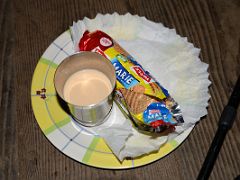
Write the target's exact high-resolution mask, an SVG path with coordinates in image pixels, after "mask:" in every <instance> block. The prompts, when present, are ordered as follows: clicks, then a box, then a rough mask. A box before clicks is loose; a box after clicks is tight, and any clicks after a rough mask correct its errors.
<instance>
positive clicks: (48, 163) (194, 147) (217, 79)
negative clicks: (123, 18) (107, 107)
mask: <svg viewBox="0 0 240 180" xmlns="http://www.w3.org/2000/svg"><path fill="white" fill-rule="evenodd" d="M6 2H8V1H2V2H1V5H2V4H3V5H4V7H8V6H9V5H6V4H8V3H6ZM1 9H5V8H2V7H1ZM115 11H117V12H119V13H120V14H124V13H126V12H130V13H132V14H138V15H141V16H146V17H147V18H148V19H150V20H153V21H156V22H162V23H163V24H164V25H165V26H167V27H170V28H175V29H176V31H177V32H178V33H179V34H180V35H181V36H187V37H188V39H189V41H190V42H192V43H193V44H194V45H195V46H197V47H199V48H201V54H200V57H201V59H202V60H203V61H204V62H207V63H209V73H210V80H211V81H212V86H211V87H210V94H211V96H212V98H211V100H210V102H209V103H210V104H209V108H208V115H207V116H206V117H204V118H203V119H202V121H201V122H200V123H199V124H198V125H197V126H196V128H195V129H194V131H193V132H192V133H191V134H190V136H189V138H188V139H187V140H186V141H185V142H184V143H183V144H182V145H181V146H180V147H179V148H178V149H177V150H176V151H174V152H173V153H171V154H170V155H169V156H167V157H165V158H163V159H161V160H159V161H157V162H155V163H152V164H150V165H147V166H144V167H141V168H137V169H133V170H122V171H114V170H111V171H110V170H109V171H108V170H102V169H96V168H92V167H88V166H85V165H82V164H80V163H78V162H75V161H73V160H72V159H70V158H68V157H66V156H65V155H63V154H62V153H61V152H59V151H58V150H56V149H55V148H54V147H53V146H52V145H51V144H50V143H49V141H47V139H46V138H45V137H44V135H43V134H42V132H41V131H40V129H39V127H38V125H37V123H36V121H35V118H34V116H33V113H32V108H31V104H30V86H31V79H32V74H33V71H34V68H35V66H36V64H37V61H38V59H39V58H40V56H41V55H42V53H43V52H44V50H45V49H46V48H47V47H48V45H49V44H50V43H51V42H52V41H53V40H54V39H55V38H56V37H57V36H59V35H60V34H61V33H62V32H63V31H65V30H66V29H68V27H69V26H70V25H71V24H72V21H73V20H78V19H82V18H83V17H84V16H87V17H90V18H94V17H95V15H96V14H97V13H98V12H100V13H113V12H115ZM12 12H14V17H15V26H14V30H15V31H16V32H15V41H14V49H13V50H12V51H13V52H12V53H10V52H9V50H8V51H6V50H4V47H8V48H9V47H11V46H7V45H6V43H9V36H10V33H9V32H8V31H7V28H8V25H9V24H8V23H9V22H8V23H7V24H4V28H5V29H4V31H1V32H4V33H5V34H2V33H1V34H0V37H1V41H2V39H3V41H2V42H4V43H5V45H4V46H3V45H2V43H1V45H0V52H3V53H1V54H4V52H8V53H7V54H12V56H8V55H7V54H5V55H4V56H1V57H3V58H1V59H0V63H1V67H0V87H2V88H1V90H0V100H1V110H0V112H1V115H0V116H1V119H4V121H1V122H0V128H2V131H0V147H1V148H0V152H1V154H3V156H6V157H9V158H10V161H9V160H8V159H7V160H5V161H4V162H5V163H6V164H7V165H5V164H4V163H0V170H2V174H1V171H0V179H1V175H2V177H4V178H5V177H11V173H12V171H13V172H15V175H16V174H18V175H19V178H20V179H39V177H45V178H46V179H159V178H161V179H195V178H196V176H197V174H198V172H199V170H200V167H201V165H202V162H203V160H204V158H205V155H206V153H207V150H208V147H209V144H210V142H211V139H212V138H213V136H214V133H215V130H216V128H217V122H218V119H219V116H220V114H221V111H222V110H223V107H224V105H225V104H226V103H227V99H228V97H229V95H230V91H231V90H232V88H233V85H234V83H235V81H236V79H237V76H238V75H239V69H240V58H239V57H240V48H239V44H240V31H239V29H240V22H239V17H240V7H239V4H238V1H227V0H179V1H168V0H149V1H144V0H122V1H119V0H99V1H94V0H82V1H76V0H69V1H63V0H51V1H50V0H49V1H41V0H36V1H30V0H22V1H17V0H15V1H14V4H13V9H12ZM4 13H5V14H4V15H2V14H3V13H2V12H1V14H0V17H1V18H0V20H1V19H4V18H9V19H10V21H11V19H12V18H13V17H12V16H11V17H8V16H7V15H6V14H8V13H9V12H8V11H6V10H5V11H4ZM1 25H2V23H1ZM2 29H3V26H1V30H2ZM6 34H8V35H6ZM7 37H8V38H7ZM10 42H11V41H10ZM10 44H11V43H10ZM6 57H8V60H6ZM3 66H4V68H3ZM13 66H14V71H15V72H16V74H14V73H13V71H12V67H13ZM13 77H14V78H13ZM5 78H8V80H6V81H4V80H3V79H5ZM14 79H16V81H14ZM13 82H14V83H13ZM11 84H13V86H14V89H15V91H14V92H15V94H16V96H13V93H14V92H12V91H11V90H10V89H11V88H10V87H11ZM3 93H4V94H3ZM6 93H7V94H8V95H7V96H5V94H6ZM7 97H8V99H7ZM9 99H10V102H11V103H8V102H9ZM15 101H16V106H15V105H14V102H15ZM6 103H7V104H6ZM8 108H9V109H10V110H8V111H7V113H6V111H5V109H8ZM14 110H15V111H14ZM11 112H16V115H14V114H11ZM239 118H240V115H239V113H238V116H237V119H236V122H235V123H234V126H233V129H232V130H231V131H230V132H229V134H228V136H227V138H226V141H225V142H224V145H223V148H222V150H221V152H220V156H219V158H218V160H217V162H216V165H215V167H214V169H213V173H212V175H211V179H234V177H236V176H237V175H238V174H239V173H240V172H239V167H240V160H239V159H240V141H239V138H238V137H239V136H240V131H239V129H240V121H239ZM9 119H10V120H9ZM15 123H16V127H15ZM7 127H8V128H7ZM15 128H16V129H17V131H16V132H15ZM15 133H16V134H15ZM15 135H16V139H14V136H15ZM8 138H9V139H8ZM6 142H11V144H17V145H14V146H13V147H14V148H15V149H14V150H11V151H9V148H10V147H11V146H10V145H9V144H8V143H6ZM3 144H4V145H3ZM6 144H7V145H6ZM1 145H2V146H1ZM16 151H17V152H18V154H17V155H18V156H16V155H15V154H14V153H15V152H16ZM11 158H12V159H11ZM14 158H15V160H13V159H14ZM2 161H3V160H2ZM2 161H0V162H2ZM13 163H16V166H15V165H13ZM16 168H18V170H16ZM16 172H17V173H16ZM13 177H14V176H13Z"/></svg>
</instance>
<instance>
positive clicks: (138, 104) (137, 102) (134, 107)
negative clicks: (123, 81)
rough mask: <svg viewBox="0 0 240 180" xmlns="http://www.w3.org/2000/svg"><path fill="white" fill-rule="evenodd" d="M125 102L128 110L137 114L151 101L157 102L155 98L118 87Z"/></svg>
mask: <svg viewBox="0 0 240 180" xmlns="http://www.w3.org/2000/svg"><path fill="white" fill-rule="evenodd" d="M120 92H121V93H122V95H123V97H124V99H125V101H126V104H127V105H128V108H129V110H130V112H132V113H134V114H139V113H141V112H143V111H144V110H146V108H147V107H148V106H149V105H150V104H151V103H153V102H157V101H156V100H155V99H153V98H151V97H149V96H147V95H145V94H143V93H138V92H135V91H131V90H128V89H125V88H122V89H120Z"/></svg>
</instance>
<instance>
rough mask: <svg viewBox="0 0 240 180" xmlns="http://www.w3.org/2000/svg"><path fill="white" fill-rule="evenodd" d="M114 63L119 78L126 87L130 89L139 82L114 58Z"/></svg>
mask: <svg viewBox="0 0 240 180" xmlns="http://www.w3.org/2000/svg"><path fill="white" fill-rule="evenodd" d="M112 64H113V66H114V67H115V72H116V76H117V80H118V81H119V82H120V83H121V84H122V85H123V86H124V87H125V88H126V89H129V88H131V87H133V86H135V85H137V84H138V83H139V82H138V80H137V79H135V78H134V77H133V76H132V75H131V74H130V73H129V72H128V71H127V70H126V69H125V68H124V67H123V66H122V64H121V63H120V62H119V61H118V60H117V59H116V58H114V59H113V60H112Z"/></svg>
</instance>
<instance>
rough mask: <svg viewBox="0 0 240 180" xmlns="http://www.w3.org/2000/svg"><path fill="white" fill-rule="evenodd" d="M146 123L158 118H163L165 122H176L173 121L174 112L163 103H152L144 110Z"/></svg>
mask: <svg viewBox="0 0 240 180" xmlns="http://www.w3.org/2000/svg"><path fill="white" fill-rule="evenodd" d="M143 119H144V122H145V123H149V124H150V123H151V122H154V121H157V120H162V121H163V122H164V123H169V124H176V122H174V121H173V118H172V114H171V113H170V111H169V110H168V109H167V107H166V105H165V104H163V103H152V104H150V105H149V106H148V107H147V109H146V110H145V111H144V112H143Z"/></svg>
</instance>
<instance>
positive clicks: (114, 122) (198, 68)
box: [70, 13, 211, 161]
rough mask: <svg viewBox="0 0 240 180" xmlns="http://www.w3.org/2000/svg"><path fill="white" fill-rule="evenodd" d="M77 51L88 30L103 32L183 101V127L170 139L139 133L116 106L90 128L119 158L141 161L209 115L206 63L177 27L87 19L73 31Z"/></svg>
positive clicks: (111, 17)
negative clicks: (100, 122)
mask: <svg viewBox="0 0 240 180" xmlns="http://www.w3.org/2000/svg"><path fill="white" fill-rule="evenodd" d="M70 29H71V35H72V39H73V41H74V45H75V47H74V48H75V51H79V49H78V42H79V40H80V38H81V37H82V35H83V33H84V32H85V30H89V31H90V32H91V31H95V30H101V31H104V32H105V33H107V34H109V35H110V36H111V37H112V38H113V39H115V40H116V41H117V42H118V43H119V44H120V45H121V46H122V47H123V48H124V49H125V50H127V51H128V52H129V53H130V54H131V55H132V56H133V57H134V58H135V59H136V60H137V61H138V62H139V63H140V64H141V65H142V66H143V67H144V68H145V70H147V71H149V72H151V74H152V75H153V76H154V77H155V78H156V79H157V80H158V82H159V83H160V84H161V85H162V86H163V87H165V88H166V89H167V90H168V91H169V93H170V94H171V96H172V97H173V98H174V99H175V100H176V101H177V102H178V103H179V105H180V107H181V110H182V113H183V118H184V121H185V122H184V123H183V124H182V125H181V126H176V130H175V132H173V133H170V134H168V135H161V136H158V137H152V136H149V135H145V134H142V133H139V132H138V131H136V130H135V129H134V128H133V127H132V124H131V121H130V120H129V119H127V118H126V117H125V116H124V115H123V114H122V112H121V111H120V110H119V108H118V107H117V105H116V104H115V103H114V105H113V109H112V113H111V115H110V117H109V118H108V120H107V121H106V122H105V123H103V124H101V125H99V126H96V127H92V128H88V129H89V130H91V131H94V132H95V133H97V134H98V135H99V136H101V137H102V138H103V139H104V140H105V142H106V143H107V145H108V146H109V147H110V149H111V150H112V151H113V153H114V154H115V155H116V157H117V158H118V159H119V160H120V161H122V160H123V159H124V158H126V157H131V158H134V157H138V156H141V155H143V154H148V153H151V152H153V151H157V150H159V148H160V147H161V145H163V144H164V143H165V142H167V141H168V140H169V139H172V138H175V137H176V136H177V135H179V134H180V133H182V132H183V131H185V130H186V129H188V128H192V127H193V126H194V124H195V123H196V122H197V121H199V120H200V118H201V117H202V116H204V115H206V114H207V110H206V107H207V106H208V100H209V98H210V95H209V94H208V86H209V85H210V84H211V82H210V81H209V80H208V76H209V74H208V72H207V69H208V65H207V64H206V63H203V62H202V61H201V60H200V59H199V57H198V56H199V52H200V50H199V49H198V48H195V47H194V46H193V44H191V43H189V42H188V41H187V38H184V37H180V36H179V35H177V34H176V31H175V30H174V29H169V28H166V27H164V26H163V25H162V24H161V23H155V22H152V21H150V20H147V19H146V18H145V17H139V16H137V15H131V14H129V13H127V14H125V15H119V14H117V13H114V14H106V15H102V14H97V16H96V17H95V18H94V19H89V18H86V17H85V18H84V19H83V20H79V21H78V22H74V23H73V26H71V27H70Z"/></svg>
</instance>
